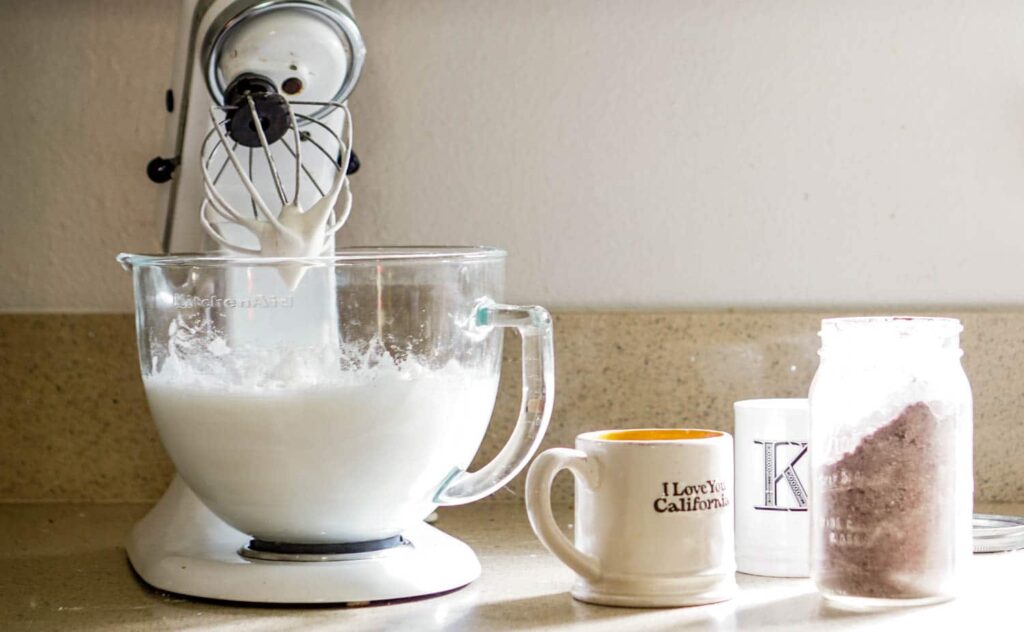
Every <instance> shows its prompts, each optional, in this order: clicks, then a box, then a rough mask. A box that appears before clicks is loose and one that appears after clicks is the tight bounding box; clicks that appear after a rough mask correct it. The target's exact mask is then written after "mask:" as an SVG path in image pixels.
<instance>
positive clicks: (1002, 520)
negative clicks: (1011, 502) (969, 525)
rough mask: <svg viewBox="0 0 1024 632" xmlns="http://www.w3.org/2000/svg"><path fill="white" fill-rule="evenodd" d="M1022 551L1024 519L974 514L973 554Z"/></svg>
mask: <svg viewBox="0 0 1024 632" xmlns="http://www.w3.org/2000/svg"><path fill="white" fill-rule="evenodd" d="M1016 549H1024V517H1020V516H997V515H993V514H974V552H975V553H999V552H1003V551H1014V550H1016Z"/></svg>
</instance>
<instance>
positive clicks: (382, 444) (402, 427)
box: [145, 362, 498, 543]
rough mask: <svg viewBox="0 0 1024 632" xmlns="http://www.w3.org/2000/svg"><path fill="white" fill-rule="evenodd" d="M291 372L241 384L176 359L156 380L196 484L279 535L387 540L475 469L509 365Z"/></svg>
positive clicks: (162, 428)
mask: <svg viewBox="0 0 1024 632" xmlns="http://www.w3.org/2000/svg"><path fill="white" fill-rule="evenodd" d="M179 368H180V367H179ZM288 378H289V379H286V380H277V381H274V382H272V383H266V382H262V381H256V382H251V383H248V384H243V385H231V384H226V383H224V382H223V381H221V380H202V381H200V380H195V379H192V378H190V377H189V376H188V375H187V372H182V371H180V370H173V369H172V367H170V366H168V368H167V370H165V371H162V372H159V373H156V374H154V375H151V376H149V377H147V378H146V379H145V388H146V395H147V397H148V400H149V406H150V409H151V411H152V414H153V418H154V419H155V421H156V425H157V428H158V429H159V432H160V436H161V438H162V440H163V444H164V445H165V446H166V448H167V451H168V452H169V454H170V456H171V459H172V460H173V461H174V465H175V466H176V467H177V469H178V472H179V474H180V475H181V476H182V477H183V478H184V479H185V481H186V482H187V483H188V485H189V487H190V488H192V490H194V491H195V492H196V493H197V494H198V495H199V496H200V498H202V500H203V501H204V503H205V504H206V505H207V506H208V507H209V508H210V509H211V510H212V511H213V512H214V513H216V514H217V515H218V516H220V517H221V518H222V519H223V520H224V521H225V522H227V523H228V524H230V525H231V526H233V527H235V528H236V529H238V530H240V531H242V532H244V533H247V534H250V535H253V536H255V537H257V538H260V539H263V540H269V541H278V542H323V543H328V542H364V541H369V540H377V539H381V538H387V537H391V536H394V535H397V534H399V533H400V532H401V531H402V530H404V529H405V528H407V527H408V526H409V525H410V524H412V523H414V522H416V521H418V520H421V519H423V518H424V517H426V516H427V515H428V514H429V513H430V512H431V511H432V510H433V509H434V507H435V506H436V503H435V502H434V495H435V494H436V493H437V492H438V490H439V489H440V488H441V487H442V486H443V485H444V483H445V482H446V481H447V480H448V479H449V478H450V477H451V476H452V475H453V473H455V472H458V471H461V470H465V469H466V468H468V466H469V463H470V461H471V460H472V458H473V456H474V454H475V453H476V451H477V449H478V447H479V446H480V443H481V441H482V439H483V436H484V433H485V431H486V429H487V425H488V422H489V420H490V416H491V410H492V407H493V405H494V400H495V395H496V391H497V387H498V376H497V375H487V374H486V373H483V372H476V371H468V370H465V369H463V368H461V367H458V366H455V365H452V366H448V367H443V368H440V369H435V370H426V369H422V368H420V367H418V366H415V365H414V363H411V362H407V363H405V365H403V366H402V367H394V366H387V365H381V367H379V368H378V369H377V370H369V371H342V370H337V369H336V370H335V371H333V372H324V371H316V372H313V373H312V374H309V373H302V372H297V373H291V374H290V375H289V376H288ZM381 451H386V452H387V455H382V454H381Z"/></svg>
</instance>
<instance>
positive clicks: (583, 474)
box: [526, 448, 601, 581]
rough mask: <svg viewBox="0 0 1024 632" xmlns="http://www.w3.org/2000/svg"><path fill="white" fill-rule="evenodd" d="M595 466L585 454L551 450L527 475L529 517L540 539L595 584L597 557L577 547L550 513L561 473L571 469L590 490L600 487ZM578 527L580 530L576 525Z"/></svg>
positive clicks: (566, 450) (573, 568) (550, 549)
mask: <svg viewBox="0 0 1024 632" xmlns="http://www.w3.org/2000/svg"><path fill="white" fill-rule="evenodd" d="M596 465H597V463H596V462H595V461H594V460H593V459H590V458H588V457H587V454H586V453H585V452H581V451H579V450H571V449H569V448H552V449H550V450H546V451H544V452H542V453H541V454H540V456H538V457H537V458H536V460H534V462H533V465H531V466H530V471H529V473H527V475H526V514H527V515H528V516H529V517H530V526H531V527H533V532H534V533H536V534H537V539H539V540H540V542H541V544H543V545H544V546H546V547H547V549H548V550H549V551H551V552H552V553H553V554H554V555H555V557H557V558H558V559H559V560H561V561H562V563H563V564H565V565H566V566H568V567H569V568H571V569H572V570H574V571H576V574H577V575H579V576H580V577H583V578H584V579H589V580H592V581H594V580H597V579H598V578H599V577H600V575H601V569H600V567H599V565H598V561H597V558H595V557H594V556H592V555H587V554H586V553H584V552H583V551H580V550H579V549H578V548H576V547H575V546H574V545H573V543H572V542H570V541H569V538H568V537H566V535H565V534H564V533H562V530H561V529H560V528H559V527H558V523H557V522H555V515H554V513H553V512H552V511H551V483H552V482H553V481H554V480H555V476H556V475H557V474H558V473H559V472H560V471H562V470H569V471H570V472H572V474H573V476H575V477H576V478H577V479H578V480H580V481H582V482H583V483H584V484H585V485H586V486H587V487H590V488H594V487H595V486H597V484H598V474H597V469H596V467H595V466H596ZM577 522H578V521H577ZM576 528H577V529H579V528H581V527H580V525H579V524H577V525H576Z"/></svg>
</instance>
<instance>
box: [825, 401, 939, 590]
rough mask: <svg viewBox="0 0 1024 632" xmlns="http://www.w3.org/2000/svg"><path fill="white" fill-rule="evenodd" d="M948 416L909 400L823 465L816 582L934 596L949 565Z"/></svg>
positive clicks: (840, 587) (838, 587) (832, 587)
mask: <svg viewBox="0 0 1024 632" xmlns="http://www.w3.org/2000/svg"><path fill="white" fill-rule="evenodd" d="M955 426H956V424H955V419H941V418H937V417H936V415H935V414H934V413H933V411H932V409H931V408H930V407H929V406H928V405H927V404H925V403H924V402H917V403H914V404H911V405H909V406H907V407H906V408H904V409H903V411H902V412H901V413H900V414H899V415H898V416H897V417H896V418H895V419H892V420H891V421H889V422H888V423H886V424H885V425H883V426H882V427H880V428H878V429H877V430H875V431H874V432H872V433H871V434H869V435H867V436H865V437H864V438H863V439H862V440H861V441H860V442H859V443H858V444H857V446H856V448H855V449H854V450H853V451H852V452H848V453H846V454H844V455H843V456H842V457H841V458H840V459H839V460H838V461H836V462H834V463H832V464H829V465H826V466H824V467H823V471H822V474H823V476H822V483H823V485H824V493H823V494H822V495H821V497H820V498H821V502H822V505H823V506H822V507H821V512H822V516H823V519H824V524H823V526H819V528H824V529H825V533H824V538H823V539H822V545H821V546H822V547H823V551H822V552H821V553H822V555H821V559H822V563H821V565H820V567H819V569H820V578H819V583H820V584H821V585H822V587H824V588H828V589H830V590H832V591H834V592H835V593H836V594H840V595H847V596H855V597H871V598H878V599H915V598H925V597H929V596H932V595H935V594H938V593H940V592H941V591H942V589H943V584H944V583H945V582H946V581H947V580H948V579H949V577H948V575H949V573H950V570H951V569H952V567H953V554H954V552H953V549H952V547H950V545H949V542H950V541H951V536H952V532H953V528H954V526H953V522H954V501H953V496H954V472H953V470H954V464H953V460H952V459H953V454H954V449H953V448H954V441H955V439H956V431H955Z"/></svg>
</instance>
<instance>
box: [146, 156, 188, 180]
mask: <svg viewBox="0 0 1024 632" xmlns="http://www.w3.org/2000/svg"><path fill="white" fill-rule="evenodd" d="M178 162H180V161H179V160H178V159H177V158H161V157H160V156H157V157H156V158H154V159H152V160H150V161H149V164H148V165H146V175H147V176H149V179H150V180H152V181H153V182H156V183H157V184H163V183H164V182H168V181H170V179H171V174H173V173H174V170H175V169H176V168H177V167H178Z"/></svg>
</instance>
